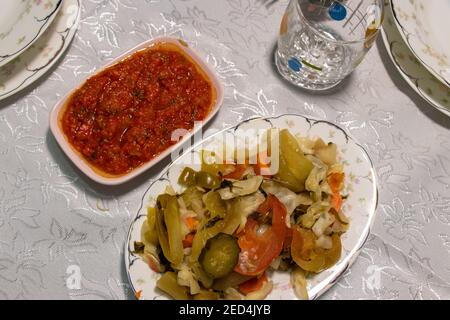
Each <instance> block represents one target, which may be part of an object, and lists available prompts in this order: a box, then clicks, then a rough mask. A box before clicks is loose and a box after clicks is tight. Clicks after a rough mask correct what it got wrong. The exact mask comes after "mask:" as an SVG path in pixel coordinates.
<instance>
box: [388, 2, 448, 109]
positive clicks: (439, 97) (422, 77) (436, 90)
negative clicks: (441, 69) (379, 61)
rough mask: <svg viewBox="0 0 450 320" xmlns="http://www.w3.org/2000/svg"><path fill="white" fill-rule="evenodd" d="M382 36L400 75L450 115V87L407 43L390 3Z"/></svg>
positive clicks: (420, 93) (427, 99) (430, 101)
mask: <svg viewBox="0 0 450 320" xmlns="http://www.w3.org/2000/svg"><path fill="white" fill-rule="evenodd" d="M385 9H386V10H385V14H386V17H385V19H384V23H383V29H382V36H383V41H384V44H385V46H386V49H387V52H388V54H389V57H390V58H391V60H392V61H393V63H394V65H395V67H396V68H397V69H398V71H399V72H400V75H401V76H402V77H403V78H404V79H405V80H406V82H407V83H408V84H409V85H410V86H411V88H413V89H414V90H415V91H416V92H417V93H418V94H419V95H420V96H421V97H422V98H424V99H425V100H426V101H427V102H428V103H430V104H431V105H432V106H433V107H435V108H436V109H438V110H439V111H441V112H443V113H444V114H446V115H447V116H450V88H448V87H447V86H446V85H445V84H443V83H441V82H440V81H439V80H438V79H436V77H435V76H434V75H433V74H431V73H430V72H429V71H428V70H427V69H426V68H425V67H424V66H423V65H422V64H421V63H420V62H419V60H417V58H416V57H415V55H414V54H413V53H412V52H411V50H410V49H409V48H408V46H407V45H406V44H405V41H404V40H403V38H402V36H401V34H400V33H399V31H398V29H397V26H396V25H395V22H394V17H393V15H392V10H391V8H390V6H389V5H386V8H385Z"/></svg>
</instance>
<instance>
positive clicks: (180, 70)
mask: <svg viewBox="0 0 450 320" xmlns="http://www.w3.org/2000/svg"><path fill="white" fill-rule="evenodd" d="M215 95H216V91H215V89H214V87H213V86H212V84H211V81H210V80H209V78H208V77H207V76H206V74H205V73H204V72H203V70H201V69H200V68H199V66H198V65H196V63H195V62H194V61H193V60H192V59H191V58H190V57H189V56H188V55H187V54H186V53H185V52H184V51H183V50H181V49H180V48H179V47H178V46H176V45H174V44H169V43H160V44H158V45H156V46H153V47H150V48H147V49H144V50H142V51H139V52H137V53H134V54H133V55H131V56H129V57H128V58H126V59H124V60H123V61H121V62H119V63H117V64H115V65H113V66H111V67H109V68H107V69H105V70H103V71H102V72H100V73H99V74H97V75H95V76H93V77H91V78H90V79H88V80H87V81H86V82H85V83H84V84H83V85H82V86H81V88H79V89H78V90H76V91H75V92H74V93H73V94H72V95H71V97H70V98H69V100H68V103H67V105H66V106H65V109H64V112H63V114H62V116H61V118H60V125H61V127H62V129H63V131H64V133H65V135H66V137H67V139H68V140H69V142H70V144H71V145H72V146H73V147H74V148H75V149H76V150H77V151H78V152H79V153H80V154H81V155H82V156H83V157H84V158H85V159H86V161H87V162H88V163H89V164H91V166H93V167H94V168H96V169H99V171H100V172H102V173H106V175H113V176H117V175H123V174H126V173H128V172H130V171H131V170H133V169H135V168H136V167H138V166H140V165H142V164H144V163H146V162H148V161H150V160H151V159H152V158H154V157H155V156H156V155H158V154H159V153H161V152H162V151H164V150H166V149H167V148H168V147H170V146H171V145H172V144H174V143H176V141H172V140H171V136H172V133H173V131H174V130H176V129H187V130H190V129H192V128H193V126H194V121H201V120H203V119H205V118H206V116H207V115H208V113H209V111H210V109H211V106H212V104H213V103H214V102H215V98H216V97H215Z"/></svg>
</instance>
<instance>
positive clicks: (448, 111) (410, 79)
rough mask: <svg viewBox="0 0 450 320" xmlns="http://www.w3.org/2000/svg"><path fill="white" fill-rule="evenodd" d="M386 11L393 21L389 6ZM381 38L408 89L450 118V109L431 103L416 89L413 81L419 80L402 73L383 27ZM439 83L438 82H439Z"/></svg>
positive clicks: (416, 86)
mask: <svg viewBox="0 0 450 320" xmlns="http://www.w3.org/2000/svg"><path fill="white" fill-rule="evenodd" d="M387 9H389V10H391V13H392V16H393V18H394V20H395V17H394V14H393V12H392V9H391V7H390V6H389V8H387ZM394 24H395V22H394ZM397 29H398V28H397ZM399 33H400V35H401V32H399ZM381 37H382V39H383V44H384V46H385V48H386V51H387V53H388V56H389V58H390V59H391V61H392V64H393V65H394V66H395V68H396V69H397V70H398V72H399V73H400V75H401V76H402V78H403V79H404V80H405V81H406V82H407V83H408V85H409V86H410V87H411V88H412V89H413V90H414V91H415V92H416V93H417V94H418V95H419V96H421V97H422V99H424V100H425V101H426V102H428V103H429V104H430V105H431V106H432V107H433V108H435V109H436V110H438V111H440V112H442V113H443V114H445V115H446V116H448V117H450V109H448V108H446V107H444V106H442V105H440V104H438V103H437V102H435V101H432V100H431V99H430V98H429V97H428V96H427V95H426V94H425V93H424V92H422V91H420V90H419V89H418V84H417V83H416V82H415V81H414V80H416V81H417V80H419V79H417V78H414V77H412V76H410V75H408V74H407V73H406V72H404V71H403V70H402V68H401V67H400V65H399V63H397V60H396V59H395V58H394V55H393V53H392V50H391V45H390V42H389V36H388V32H386V30H385V28H384V26H383V27H382V28H381ZM402 40H403V44H404V45H405V46H406V48H407V49H408V50H409V51H410V52H411V54H413V55H414V57H415V54H414V52H412V50H411V49H410V48H409V46H408V44H407V43H406V41H404V39H403V37H402ZM425 69H426V71H427V72H429V70H428V69H427V68H425ZM429 73H430V75H431V76H433V77H434V78H435V79H436V80H439V79H437V78H436V77H435V76H434V74H433V73H431V72H429ZM439 82H440V81H439Z"/></svg>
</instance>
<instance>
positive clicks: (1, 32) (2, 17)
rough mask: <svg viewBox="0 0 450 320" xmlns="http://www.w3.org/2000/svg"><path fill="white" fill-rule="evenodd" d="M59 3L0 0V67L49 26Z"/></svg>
mask: <svg viewBox="0 0 450 320" xmlns="http://www.w3.org/2000/svg"><path fill="white" fill-rule="evenodd" d="M61 2H62V0H21V1H18V0H2V10H0V66H3V65H5V64H7V63H8V62H10V61H11V60H13V59H14V58H16V57H18V56H19V55H20V54H21V53H22V52H23V51H24V50H26V49H27V48H28V47H30V46H31V45H32V44H33V43H34V42H35V41H36V40H37V39H38V38H39V37H40V36H41V35H42V34H43V33H44V31H45V30H46V29H47V28H48V27H49V25H50V24H51V23H52V21H53V19H54V18H55V17H56V14H57V13H58V10H59V9H60V8H61Z"/></svg>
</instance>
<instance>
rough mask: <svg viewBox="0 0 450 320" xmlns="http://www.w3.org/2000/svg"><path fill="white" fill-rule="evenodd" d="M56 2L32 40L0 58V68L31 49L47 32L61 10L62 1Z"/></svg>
mask: <svg viewBox="0 0 450 320" xmlns="http://www.w3.org/2000/svg"><path fill="white" fill-rule="evenodd" d="M57 1H58V2H57V3H56V6H55V8H54V9H53V11H52V12H50V13H49V14H48V15H47V16H45V17H44V18H42V19H41V20H43V21H45V22H44V24H42V25H41V26H40V27H39V28H38V29H37V33H35V34H34V36H33V38H32V39H31V40H30V41H29V42H28V43H26V44H25V46H23V47H21V48H20V49H18V50H17V51H16V52H13V53H8V54H6V55H4V56H1V57H0V67H2V66H4V65H6V64H8V63H9V62H11V61H12V60H14V59H15V58H17V57H19V56H20V55H21V54H22V53H23V52H24V51H25V50H26V49H28V48H29V47H31V45H33V43H35V42H36V41H37V40H38V39H39V38H40V37H41V35H42V34H43V33H44V32H45V30H47V28H48V27H49V26H50V25H51V24H52V22H53V20H54V19H55V17H56V14H57V13H58V11H59V10H60V9H61V4H62V2H63V0H57Z"/></svg>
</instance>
